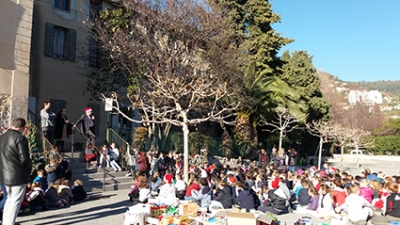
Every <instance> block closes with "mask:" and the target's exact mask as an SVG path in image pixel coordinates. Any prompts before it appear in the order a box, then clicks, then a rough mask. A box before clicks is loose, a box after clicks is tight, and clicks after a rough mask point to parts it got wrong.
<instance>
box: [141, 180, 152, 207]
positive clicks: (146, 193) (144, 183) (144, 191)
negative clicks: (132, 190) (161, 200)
mask: <svg viewBox="0 0 400 225" xmlns="http://www.w3.org/2000/svg"><path fill="white" fill-rule="evenodd" d="M138 188H139V202H141V203H147V200H148V199H149V198H150V197H151V192H150V188H149V181H148V179H147V176H140V177H139V186H138Z"/></svg>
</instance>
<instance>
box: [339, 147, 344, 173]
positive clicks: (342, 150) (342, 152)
mask: <svg viewBox="0 0 400 225" xmlns="http://www.w3.org/2000/svg"><path fill="white" fill-rule="evenodd" d="M340 154H341V156H342V161H341V162H340V171H341V172H343V160H344V158H343V157H344V155H343V154H344V146H343V145H342V146H340Z"/></svg>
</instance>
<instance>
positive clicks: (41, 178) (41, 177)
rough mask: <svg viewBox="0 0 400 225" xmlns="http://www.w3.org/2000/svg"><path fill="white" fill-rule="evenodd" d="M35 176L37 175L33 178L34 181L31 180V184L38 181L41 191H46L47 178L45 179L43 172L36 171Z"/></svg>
mask: <svg viewBox="0 0 400 225" xmlns="http://www.w3.org/2000/svg"><path fill="white" fill-rule="evenodd" d="M36 174H37V176H36V177H35V179H33V181H32V182H38V181H39V182H40V183H42V190H43V191H46V190H47V188H48V185H47V178H46V177H45V174H44V170H38V171H37V172H36Z"/></svg>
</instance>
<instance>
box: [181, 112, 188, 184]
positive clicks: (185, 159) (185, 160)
mask: <svg viewBox="0 0 400 225" xmlns="http://www.w3.org/2000/svg"><path fill="white" fill-rule="evenodd" d="M181 115H182V118H183V123H182V131H183V173H184V174H183V175H184V176H185V182H186V183H188V181H189V126H188V121H187V115H186V113H185V112H183V111H182V112H181Z"/></svg>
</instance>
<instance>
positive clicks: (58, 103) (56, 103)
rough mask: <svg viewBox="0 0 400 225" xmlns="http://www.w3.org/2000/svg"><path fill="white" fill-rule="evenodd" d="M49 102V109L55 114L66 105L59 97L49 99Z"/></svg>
mask: <svg viewBox="0 0 400 225" xmlns="http://www.w3.org/2000/svg"><path fill="white" fill-rule="evenodd" d="M50 104H51V110H52V111H53V112H54V113H55V114H58V113H59V112H60V110H61V109H64V108H66V107H67V101H65V100H60V99H50Z"/></svg>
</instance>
